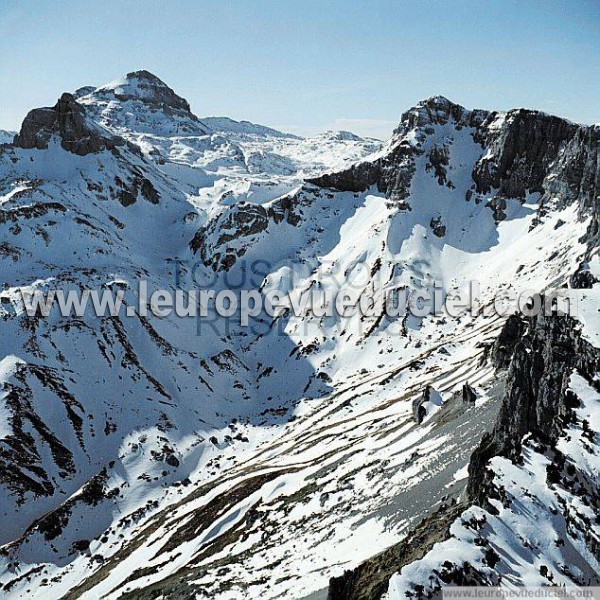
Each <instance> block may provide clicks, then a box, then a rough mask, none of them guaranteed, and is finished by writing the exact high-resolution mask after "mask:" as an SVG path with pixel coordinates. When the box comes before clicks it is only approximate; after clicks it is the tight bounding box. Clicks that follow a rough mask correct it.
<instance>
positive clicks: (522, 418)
mask: <svg viewBox="0 0 600 600" xmlns="http://www.w3.org/2000/svg"><path fill="white" fill-rule="evenodd" d="M515 318H518V317H515ZM515 318H513V320H512V323H511V324H510V325H509V326H508V328H507V327H505V329H504V331H503V334H504V339H505V340H507V339H508V340H509V342H510V343H508V344H506V345H505V346H504V351H503V352H499V351H496V354H495V355H493V356H495V357H496V360H497V361H498V362H497V363H496V366H499V367H502V366H504V365H505V364H506V360H507V358H508V354H507V352H506V348H507V347H510V346H512V348H513V350H512V355H511V358H510V366H509V368H508V380H507V393H506V396H505V397H504V400H503V402H502V404H501V406H500V411H499V413H498V417H497V419H496V423H495V425H494V429H493V431H492V432H491V433H488V434H485V435H484V437H483V439H482V441H481V444H480V445H479V447H478V448H477V450H476V451H475V452H474V453H473V456H472V457H471V462H470V465H469V483H468V486H467V493H468V496H469V499H470V500H471V501H472V502H473V503H475V504H478V505H479V506H483V507H485V508H486V509H488V510H494V508H493V507H492V506H491V505H490V504H489V502H488V499H489V495H490V489H491V487H492V485H491V477H492V476H491V475H490V473H489V471H488V470H487V464H488V461H489V460H490V459H491V458H492V457H494V456H503V457H506V458H509V459H513V460H517V459H518V457H519V455H520V452H521V440H522V439H523V436H525V435H526V434H532V435H534V436H535V437H536V438H538V439H540V440H541V441H543V442H545V443H549V444H550V445H552V444H553V443H554V442H556V440H557V438H558V436H559V435H560V433H561V432H562V431H563V429H564V426H565V422H566V421H567V419H568V416H569V413H570V410H571V407H570V398H569V393H568V391H567V388H568V385H569V377H570V375H571V373H572V372H573V369H576V370H577V371H578V372H579V373H581V374H582V375H584V376H586V377H589V379H590V380H593V378H594V377H595V374H596V373H597V372H598V371H600V350H598V349H597V348H594V347H593V346H592V345H591V344H589V343H588V342H587V341H586V340H584V339H583V338H582V336H581V334H580V330H579V324H578V323H577V321H575V320H574V319H573V318H572V317H569V316H549V317H546V316H543V315H540V316H537V317H534V318H530V319H527V320H525V321H524V323H523V325H521V326H518V325H517V324H516V322H515V320H514V319H515ZM519 330H521V331H523V330H525V331H524V333H522V335H521V336H520V337H519V338H518V339H515V333H516V332H517V331H519ZM501 337H502V336H501Z"/></svg>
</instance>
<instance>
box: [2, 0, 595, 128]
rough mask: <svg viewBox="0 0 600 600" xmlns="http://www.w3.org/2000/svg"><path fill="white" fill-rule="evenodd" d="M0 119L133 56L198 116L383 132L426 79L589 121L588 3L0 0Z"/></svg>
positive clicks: (429, 84) (467, 102)
mask: <svg viewBox="0 0 600 600" xmlns="http://www.w3.org/2000/svg"><path fill="white" fill-rule="evenodd" d="M0 56H1V57H2V58H1V59H0V128H2V129H9V130H17V129H18V128H19V127H20V123H21V121H22V120H23V117H24V116H25V114H26V113H27V111H28V110H30V109H32V108H35V107H38V106H49V105H53V104H54V103H55V101H56V99H57V98H58V96H59V95H60V94H61V93H62V92H64V91H73V90H75V89H76V88H78V87H81V86H84V85H95V86H97V85H101V84H103V83H106V82H108V81H111V80H114V79H117V78H119V77H120V76H122V75H124V74H125V73H127V72H129V71H134V70H138V69H147V70H149V71H151V72H152V73H154V74H155V75H157V76H158V77H160V78H161V79H163V80H164V81H165V82H166V83H167V84H168V85H169V86H170V87H172V88H173V89H174V90H175V91H176V92H177V93H178V94H180V95H181V96H183V97H185V98H186V99H187V100H188V101H189V102H190V104H191V107H192V111H193V112H194V113H195V114H197V115H198V116H201V117H202V116H213V115H214V116H228V117H231V118H234V119H237V120H241V119H245V120H249V121H253V122H255V123H260V124H263V125H268V126H271V127H276V128H278V129H281V130H284V131H289V132H292V133H297V134H300V135H312V134H314V133H317V132H319V131H324V130H326V129H347V130H351V131H354V132H355V133H358V134H360V135H370V136H374V137H379V138H386V137H389V135H390V134H391V132H392V130H393V128H394V127H395V126H396V125H397V123H398V121H399V118H400V114H401V113H402V112H403V111H404V110H406V109H407V108H409V107H410V106H413V105H414V104H416V102H418V101H419V100H421V99H423V98H426V97H429V96H432V95H437V94H442V95H444V96H447V97H448V98H450V99H451V100H453V101H454V102H458V103H459V104H462V105H463V106H466V107H467V108H485V109H496V110H508V109H510V108H515V107H522V106H524V107H527V108H536V109H539V110H544V111H546V112H549V113H553V114H557V115H560V116H563V117H566V118H569V119H571V120H573V121H576V122H580V123H588V124H589V123H593V122H600V107H599V103H598V99H599V98H600V2H598V1H595V0H581V1H579V2H576V3H574V2H566V1H564V2H561V1H556V0H548V1H547V2H541V1H540V2H536V1H531V2H527V3H519V2H516V1H512V0H502V1H500V0H492V1H488V2H475V1H471V0H469V1H456V2H452V3H449V2H441V1H440V2H432V1H423V2H413V1H409V0H404V1H402V0H398V1H382V0H375V1H372V2H364V3H362V2H360V3H359V2H347V1H346V2H342V1H337V0H336V1H330V2H317V1H312V0H311V1H300V2H275V1H270V0H269V1H267V0H257V1H256V2H253V3H250V2H243V1H241V0H240V1H235V2H234V1H226V2H225V1H220V2H219V1H217V0H210V1H208V0H203V1H200V2H191V1H183V0H174V1H171V2H168V3H167V2H158V1H156V0H149V1H146V2H138V1H121V2H116V1H115V0H105V1H104V2H102V3H100V4H96V3H94V2H91V1H79V2H76V1H72V0H63V1H60V2H59V1H57V2H45V1H43V0H38V1H34V0H24V1H15V0H0Z"/></svg>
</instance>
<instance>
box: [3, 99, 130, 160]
mask: <svg viewBox="0 0 600 600" xmlns="http://www.w3.org/2000/svg"><path fill="white" fill-rule="evenodd" d="M53 135H57V136H59V137H60V139H61V146H62V147H63V148H64V149H65V150H67V151H69V152H73V153H74V154H79V155H80V156H84V155H86V154H90V153H95V152H100V151H102V150H106V149H111V148H114V147H115V146H117V145H120V144H122V143H123V141H122V140H120V139H119V138H115V137H109V136H104V135H102V134H101V133H100V132H99V131H98V129H97V128H94V127H93V126H91V125H89V124H88V123H87V122H86V119H85V111H84V109H83V107H82V106H81V105H80V104H78V103H77V101H76V100H75V97H74V96H73V95H72V94H68V93H65V94H63V95H62V96H61V97H60V98H59V100H58V102H57V103H56V105H55V106H54V107H53V108H36V109H34V110H32V111H30V112H29V113H28V114H27V116H26V117H25V120H24V121H23V125H22V127H21V131H20V133H19V134H17V135H16V136H15V140H14V144H15V146H17V147H19V148H25V149H31V148H37V149H38V150H42V149H44V148H47V147H48V142H49V141H50V138H51V137H52V136H53Z"/></svg>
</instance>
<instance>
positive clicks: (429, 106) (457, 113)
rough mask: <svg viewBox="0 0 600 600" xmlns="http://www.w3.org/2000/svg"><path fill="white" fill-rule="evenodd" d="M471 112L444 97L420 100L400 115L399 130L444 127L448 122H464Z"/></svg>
mask: <svg viewBox="0 0 600 600" xmlns="http://www.w3.org/2000/svg"><path fill="white" fill-rule="evenodd" d="M470 115H471V111H469V110H467V109H466V108H465V107H464V106H461V105H460V104H456V103H454V102H452V101H451V100H448V98H446V97H445V96H439V95H438V96H431V97H429V98H426V99H425V100H421V101H420V102H418V103H417V104H416V105H415V106H413V107H412V108H410V109H409V110H407V111H406V112H405V113H403V114H402V117H401V125H400V129H401V130H402V131H404V130H405V128H406V127H407V126H408V127H409V128H411V129H412V128H414V127H424V126H427V125H445V124H446V123H447V122H448V121H449V120H454V121H456V122H457V123H462V122H466V121H467V120H468V117H469V116H470Z"/></svg>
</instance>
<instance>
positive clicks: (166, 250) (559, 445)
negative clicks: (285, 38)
mask: <svg viewBox="0 0 600 600" xmlns="http://www.w3.org/2000/svg"><path fill="white" fill-rule="evenodd" d="M599 137H600V128H598V127H583V126H579V125H576V124H573V123H570V122H568V121H566V120H563V119H560V118H557V117H553V116H549V115H546V114H543V113H540V112H537V111H530V110H524V109H517V110H514V111H510V112H508V113H497V112H487V111H481V110H474V111H470V110H467V109H465V108H463V107H461V106H459V105H456V104H453V103H452V102H450V101H448V100H447V99H445V98H443V97H434V98H429V99H427V100H425V101H423V102H421V103H419V104H418V105H417V106H415V107H413V108H411V109H409V110H408V111H407V112H405V113H404V114H403V115H402V118H401V122H400V124H399V126H398V128H397V129H396V130H395V131H394V134H393V136H392V137H391V139H390V140H389V141H387V142H386V143H380V142H378V141H376V140H370V139H363V138H359V137H358V136H354V135H353V134H349V133H348V132H337V133H335V132H327V133H325V134H322V135H320V136H316V137H313V138H309V139H303V138H298V137H296V136H291V135H287V134H284V133H281V132H278V131H275V130H272V129H270V128H268V127H263V126H260V125H254V124H250V123H247V122H244V121H242V122H236V121H232V120H229V119H226V118H222V117H219V118H216V117H214V118H198V117H196V116H195V115H194V113H192V111H191V107H190V106H189V104H188V103H187V101H186V100H184V99H183V98H181V97H180V96H178V95H177V94H176V93H175V92H174V91H173V90H171V89H170V88H169V87H168V86H167V85H166V84H164V83H163V82H162V81H160V80H159V79H158V78H156V77H155V76H154V75H152V74H150V73H148V72H147V71H137V72H134V73H130V74H128V75H127V76H125V77H124V78H122V79H120V80H117V81H115V82H113V83H110V84H107V85H104V86H100V87H98V88H93V87H86V88H81V89H80V90H77V91H76V92H75V93H74V94H68V93H67V94H64V95H63V96H62V97H61V98H60V99H59V101H58V102H57V103H56V105H55V106H53V107H52V108H42V109H35V110H33V111H32V112H30V113H29V114H28V115H27V117H26V119H25V121H24V123H23V125H22V128H21V131H20V132H19V134H18V135H17V136H16V137H15V139H14V143H12V144H10V145H7V146H2V147H0V230H1V231H2V240H1V242H0V250H1V251H0V261H1V264H2V271H1V272H2V274H3V281H2V283H3V289H2V290H1V291H0V318H1V321H0V350H1V355H0V378H1V380H2V388H1V389H0V415H1V417H2V420H1V423H0V513H1V516H2V526H1V527H0V543H1V544H3V545H2V547H1V548H0V555H1V556H0V565H1V566H0V585H1V586H2V587H0V591H2V593H3V594H4V595H6V596H7V597H14V598H31V597H40V598H48V597H56V598H59V597H66V598H78V597H84V598H99V597H108V598H113V597H114V598H117V597H132V598H133V597H135V598H156V597H168V598H180V597H193V595H195V594H197V595H198V596H199V597H214V598H243V597H246V598H276V597H290V598H302V597H306V596H308V595H310V594H315V596H313V597H325V596H326V595H327V593H328V591H327V590H328V588H329V580H330V579H331V578H334V579H333V580H332V583H331V588H330V589H329V594H330V596H331V597H332V598H363V597H381V596H382V595H385V594H387V595H388V596H389V597H398V596H399V595H400V594H402V595H404V594H405V593H406V592H407V591H408V592H412V593H414V592H418V591H419V590H420V588H419V586H423V588H428V587H429V588H431V589H436V590H437V589H438V588H439V587H440V586H441V585H446V584H451V583H456V582H463V581H475V582H478V583H482V584H484V583H488V584H489V583H490V582H493V583H497V582H499V583H500V584H502V585H515V584H517V583H519V582H521V583H522V582H527V583H539V582H540V581H541V580H544V578H545V580H547V581H552V580H553V579H552V578H554V581H557V582H561V583H562V582H575V583H582V582H588V581H591V580H592V579H593V575H594V573H597V572H598V570H599V569H598V564H599V563H598V560H599V557H598V547H599V545H598V529H597V523H595V522H594V520H593V517H594V516H595V515H597V514H598V498H599V497H600V492H599V490H598V480H599V478H598V470H599V468H600V465H599V463H598V458H597V457H598V449H597V447H598V441H599V439H598V427H599V423H598V419H597V416H598V415H597V406H598V399H599V398H598V381H599V379H598V378H599V375H598V373H599V372H600V367H599V363H598V350H597V349H598V345H599V341H598V335H599V333H600V324H599V322H598V293H600V292H598V290H599V288H598V286H597V285H596V283H597V281H598V279H600V273H599V272H598V271H599V268H598V260H597V248H598V241H599V230H600V226H599V225H600V217H599V202H598V190H599V180H600V176H599V169H598V139H599ZM249 264H255V265H256V264H261V265H262V267H261V270H260V272H251V273H250V275H249V274H248V271H247V267H248V265H249ZM341 277H343V278H344V279H349V278H351V279H353V281H355V285H356V287H357V289H358V291H359V293H364V292H365V291H366V290H368V289H370V288H373V287H374V281H375V280H378V281H381V282H383V283H384V284H386V285H388V286H390V285H395V286H398V287H404V288H407V289H424V288H425V289H427V288H433V287H434V285H436V284H437V283H440V284H441V292H442V294H443V295H446V294H449V293H451V292H452V290H453V289H455V288H457V287H460V286H463V285H465V284H466V282H469V281H471V280H478V281H480V283H481V288H482V290H481V303H482V307H483V308H484V309H489V307H490V306H491V304H492V302H493V299H494V297H495V296H496V295H497V294H498V292H500V291H507V292H508V291H511V290H512V291H514V290H521V289H526V288H529V289H534V290H538V291H540V292H545V291H547V290H550V289H554V288H556V287H560V286H561V285H565V286H571V287H572V288H577V290H578V291H577V294H578V297H579V312H578V316H577V317H576V318H575V317H573V318H568V319H567V318H566V317H558V316H557V317H549V318H548V319H547V320H543V319H541V320H530V321H527V320H525V319H523V320H521V319H517V320H516V321H515V319H509V320H508V321H506V320H505V319H504V318H501V317H499V316H496V315H495V314H494V313H493V311H491V310H484V311H482V313H481V314H478V315H469V314H467V315H462V316H458V317H452V316H450V315H448V316H443V317H441V316H434V315H429V316H426V317H421V318H417V317H415V316H408V317H402V316H399V317H389V316H387V315H385V314H378V313H376V314H373V315H371V316H368V317H366V316H365V317H361V316H360V315H356V316H354V317H348V318H344V319H342V318H340V317H338V316H318V315H314V314H312V315H307V316H304V317H302V318H297V317H294V316H293V315H292V314H290V313H283V314H280V315H279V316H277V317H274V318H272V317H269V316H268V315H267V314H266V313H262V314H260V315H258V316H257V318H256V323H255V326H254V327H252V328H244V327H242V326H241V325H240V324H239V322H237V323H236V322H232V321H228V322H225V321H223V320H222V319H221V320H215V319H212V320H210V319H209V323H208V325H207V324H206V323H203V322H201V321H197V320H195V319H191V318H180V317H176V316H174V315H172V316H168V317H164V318H157V317H154V316H152V315H151V314H149V315H148V316H142V315H137V314H136V315H133V316H118V317H104V318H99V317H95V316H93V315H91V314H90V315H87V314H86V316H84V317H69V318H67V317H62V316H61V315H60V314H59V313H58V311H57V310H56V309H54V310H53V312H52V313H51V314H50V315H49V316H48V317H42V316H36V317H30V316H27V314H26V312H25V310H24V307H23V303H22V301H21V292H22V291H23V290H25V291H33V290H35V289H40V290H45V289H49V288H54V287H61V288H66V289H84V288H86V289H99V290H104V289H112V290H116V289H121V290H123V291H124V294H125V301H126V303H127V305H128V306H135V305H136V304H137V295H136V294H137V281H138V280H139V279H141V278H143V279H146V280H148V282H149V287H151V288H153V289H167V290H168V289H171V290H175V288H176V287H182V288H184V289H191V288H193V287H194V286H195V285H196V284H197V283H198V281H210V282H211V287H213V288H214V289H215V290H221V289H226V288H229V287H232V285H236V286H237V287H241V288H244V289H247V290H258V291H260V292H261V293H262V294H267V293H268V292H269V291H272V290H280V291H282V292H289V291H290V290H296V291H300V290H312V289H320V290H324V291H327V290H333V289H335V288H336V287H337V286H338V285H339V280H340V278H341ZM232 282H236V283H235V284H232ZM561 319H562V320H561ZM539 415H543V417H544V418H541V417H540V416H539ZM584 421H585V423H586V424H585V425H584ZM486 430H490V431H491V433H490V434H489V435H488V436H486V437H485V438H484V440H483V441H482V442H481V443H480V440H481V437H482V435H483V433H484V432H485V431H486ZM508 441H510V443H508ZM473 452H474V454H473V458H472V459H471V458H470V457H471V454H472V453H473ZM571 465H573V468H571ZM573 469H574V470H573ZM545 474H546V475H545ZM469 475H470V477H469ZM467 482H468V485H467ZM533 506H535V509H533V508H532V507H533ZM571 507H575V508H571ZM534 510H535V519H536V520H535V523H534V518H533V517H532V516H531V514H532V513H533V512H534ZM594 511H595V512H594ZM449 529H450V531H451V533H452V535H453V537H452V538H450V539H449V540H447V541H444V539H445V538H446V537H447V531H448V530H449ZM540 530H541V531H543V536H542V535H541V534H540V533H539V531H540ZM582 530H585V531H584V532H583V533H582ZM550 540H552V542H553V545H552V544H550V543H549V541H550ZM434 542H439V545H438V546H433V543H434ZM379 553H383V554H379ZM365 561H366V562H365ZM467 563H468V566H465V565H466V564H467ZM492 563H493V564H492ZM565 564H566V565H569V570H568V571H566V570H565V569H564V568H563V567H564V565H565ZM542 566H544V567H546V569H545V570H544V569H542V568H541V567H542ZM534 575H535V576H534ZM550 575H551V576H552V578H551V577H550Z"/></svg>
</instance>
